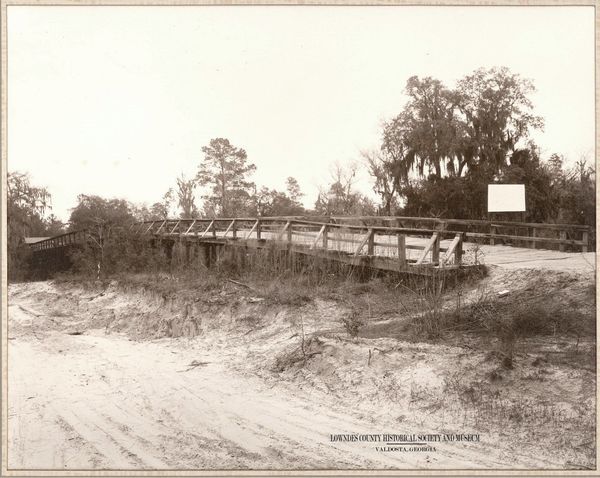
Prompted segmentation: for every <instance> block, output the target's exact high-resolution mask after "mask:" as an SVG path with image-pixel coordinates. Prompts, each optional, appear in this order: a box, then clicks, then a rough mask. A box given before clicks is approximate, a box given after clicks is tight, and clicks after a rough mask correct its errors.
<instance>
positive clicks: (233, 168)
mask: <svg viewBox="0 0 600 478" xmlns="http://www.w3.org/2000/svg"><path fill="white" fill-rule="evenodd" d="M202 152H203V153H204V159H203V160H202V163H201V164H200V166H199V168H198V174H197V176H196V179H197V180H198V184H199V185H200V186H206V187H208V188H209V191H210V193H209V194H208V195H206V196H205V197H204V199H205V212H207V213H209V214H215V215H219V216H222V217H228V216H235V215H240V214H242V213H247V212H250V211H251V212H254V211H253V204H252V193H253V192H254V190H255V185H254V183H253V182H252V181H251V180H250V179H249V176H250V175H251V174H252V173H253V172H254V171H255V170H256V166H255V165H254V164H251V163H248V157H247V154H246V151H244V150H243V149H241V148H236V147H235V146H233V145H232V144H231V143H230V142H229V140H228V139H224V138H215V139H212V140H211V141H210V143H209V145H208V146H204V147H203V148H202Z"/></svg>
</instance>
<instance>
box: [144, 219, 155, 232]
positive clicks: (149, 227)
mask: <svg viewBox="0 0 600 478" xmlns="http://www.w3.org/2000/svg"><path fill="white" fill-rule="evenodd" d="M154 222H155V221H152V222H151V223H150V225H149V226H148V229H146V231H145V232H144V234H148V231H149V230H150V229H152V226H154Z"/></svg>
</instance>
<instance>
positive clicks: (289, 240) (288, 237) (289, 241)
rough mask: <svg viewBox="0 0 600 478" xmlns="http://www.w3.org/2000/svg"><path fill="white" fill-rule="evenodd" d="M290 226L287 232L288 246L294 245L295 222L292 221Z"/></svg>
mask: <svg viewBox="0 0 600 478" xmlns="http://www.w3.org/2000/svg"><path fill="white" fill-rule="evenodd" d="M289 224H290V225H289V226H288V230H287V242H288V244H291V243H292V227H294V221H290V222H289Z"/></svg>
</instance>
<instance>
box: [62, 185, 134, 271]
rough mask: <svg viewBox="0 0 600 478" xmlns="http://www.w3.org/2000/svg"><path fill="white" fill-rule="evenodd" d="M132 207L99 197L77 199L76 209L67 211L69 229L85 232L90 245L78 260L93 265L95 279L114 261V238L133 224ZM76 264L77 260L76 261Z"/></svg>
mask: <svg viewBox="0 0 600 478" xmlns="http://www.w3.org/2000/svg"><path fill="white" fill-rule="evenodd" d="M132 209H133V208H132V205H131V204H130V203H129V202H128V201H126V200H124V199H105V198H102V197H100V196H88V195H85V194H80V195H79V196H77V206H75V207H74V208H73V209H72V210H71V217H70V220H69V222H70V228H71V230H75V231H77V230H82V229H85V230H87V232H88V238H89V241H90V243H91V246H90V247H89V248H88V250H87V251H86V253H85V254H82V255H80V256H79V257H78V261H79V262H81V263H86V264H87V267H91V266H90V263H95V264H96V267H97V273H98V276H100V275H103V274H104V269H105V268H106V266H107V263H112V262H114V261H115V260H117V259H118V254H117V253H116V251H117V250H118V247H119V246H118V241H115V236H119V235H122V234H123V231H126V230H127V226H129V225H131V224H132V223H134V222H135V216H134V214H133V211H132ZM76 262H77V261H76Z"/></svg>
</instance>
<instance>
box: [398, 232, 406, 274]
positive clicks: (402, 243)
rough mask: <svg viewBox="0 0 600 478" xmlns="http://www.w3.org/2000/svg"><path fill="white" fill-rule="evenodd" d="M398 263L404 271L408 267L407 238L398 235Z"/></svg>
mask: <svg viewBox="0 0 600 478" xmlns="http://www.w3.org/2000/svg"><path fill="white" fill-rule="evenodd" d="M398 262H399V263H400V267H401V268H402V269H403V268H404V267H406V236H405V235H404V234H398Z"/></svg>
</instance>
